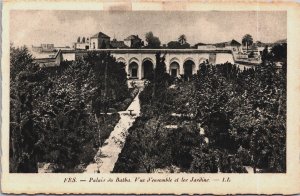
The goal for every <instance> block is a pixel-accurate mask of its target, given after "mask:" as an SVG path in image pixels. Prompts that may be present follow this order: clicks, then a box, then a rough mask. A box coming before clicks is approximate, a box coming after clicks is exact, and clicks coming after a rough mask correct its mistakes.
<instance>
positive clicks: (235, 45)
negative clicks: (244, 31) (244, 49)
mask: <svg viewBox="0 0 300 196" xmlns="http://www.w3.org/2000/svg"><path fill="white" fill-rule="evenodd" d="M241 45H242V44H240V43H239V42H238V41H236V40H234V39H233V40H231V41H228V42H221V43H217V44H214V46H215V47H216V49H223V48H224V49H229V50H231V51H232V52H235V53H237V52H240V51H241Z"/></svg>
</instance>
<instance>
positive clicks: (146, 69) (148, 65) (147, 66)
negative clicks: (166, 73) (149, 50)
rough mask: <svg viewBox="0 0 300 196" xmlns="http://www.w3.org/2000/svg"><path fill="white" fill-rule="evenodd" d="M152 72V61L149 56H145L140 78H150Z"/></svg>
mask: <svg viewBox="0 0 300 196" xmlns="http://www.w3.org/2000/svg"><path fill="white" fill-rule="evenodd" d="M153 73H154V63H153V60H152V59H151V58H145V59H144V60H143V63H142V79H143V78H145V79H152V77H153Z"/></svg>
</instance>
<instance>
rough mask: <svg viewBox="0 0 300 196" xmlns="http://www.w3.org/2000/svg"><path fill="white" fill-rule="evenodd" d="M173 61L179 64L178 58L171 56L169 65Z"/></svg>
mask: <svg viewBox="0 0 300 196" xmlns="http://www.w3.org/2000/svg"><path fill="white" fill-rule="evenodd" d="M173 62H176V63H178V65H180V61H179V59H178V58H177V57H173V58H171V59H170V65H171V64H172V63H173Z"/></svg>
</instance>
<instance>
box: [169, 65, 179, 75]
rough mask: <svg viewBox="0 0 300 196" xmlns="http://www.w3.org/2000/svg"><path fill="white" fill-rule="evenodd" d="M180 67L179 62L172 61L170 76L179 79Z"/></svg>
mask: <svg viewBox="0 0 300 196" xmlns="http://www.w3.org/2000/svg"><path fill="white" fill-rule="evenodd" d="M179 70H180V66H179V63H178V62H177V61H171V63H170V73H169V74H170V75H171V76H172V77H178V75H179Z"/></svg>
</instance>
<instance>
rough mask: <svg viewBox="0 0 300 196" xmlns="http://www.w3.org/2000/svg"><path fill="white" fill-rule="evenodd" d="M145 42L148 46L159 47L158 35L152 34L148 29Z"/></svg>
mask: <svg viewBox="0 0 300 196" xmlns="http://www.w3.org/2000/svg"><path fill="white" fill-rule="evenodd" d="M145 37H146V42H147V43H148V46H147V47H148V48H160V44H161V43H160V40H159V38H158V37H156V36H154V35H153V33H152V32H151V31H150V32H148V33H146V35H145Z"/></svg>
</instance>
